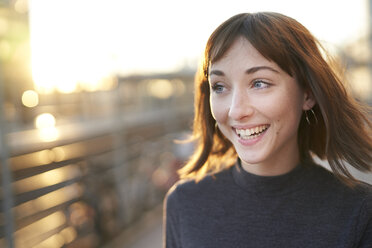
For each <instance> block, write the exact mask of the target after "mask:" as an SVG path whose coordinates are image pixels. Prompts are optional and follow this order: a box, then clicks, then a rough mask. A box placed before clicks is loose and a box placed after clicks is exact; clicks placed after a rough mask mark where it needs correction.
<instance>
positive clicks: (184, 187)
mask: <svg viewBox="0 0 372 248" xmlns="http://www.w3.org/2000/svg"><path fill="white" fill-rule="evenodd" d="M320 49H321V46H320V44H319V43H318V42H317V40H316V39H315V38H314V37H313V36H312V35H311V34H310V32H309V31H308V30H307V29H306V28H305V27H303V26H302V25H301V24H300V23H298V22H297V21H296V20H294V19H292V18H289V17H287V16H284V15H281V14H278V13H266V12H265V13H255V14H239V15H236V16H233V17H232V18H230V19H229V20H227V21H226V22H224V23H223V24H221V25H220V26H219V27H218V28H217V29H216V30H215V31H214V33H213V34H212V35H211V37H210V38H209V40H208V43H207V46H206V49H205V56H204V63H203V65H202V68H201V69H200V71H199V74H198V76H197V77H196V84H195V86H196V88H195V94H196V97H195V119H194V133H193V135H194V138H195V140H196V141H197V142H198V147H197V149H196V151H195V153H194V155H193V157H192V158H191V159H190V161H189V162H188V164H187V165H186V166H185V167H184V168H182V170H181V171H180V174H181V176H182V177H183V178H189V179H185V180H183V181H181V182H179V183H178V184H176V185H175V186H174V187H173V188H172V189H171V190H170V191H169V192H168V195H167V197H166V199H165V214H164V217H165V218H164V220H165V221H164V224H165V235H164V246H165V247H168V248H178V247H182V248H187V247H190V248H195V247H203V248H204V247H213V248H215V247H223V248H229V247H231V248H237V247H255V248H257V247H265V248H268V247H270V248H273V247H281V248H282V247H286V248H288V247H296V248H297V247H301V248H303V247H327V248H329V247H372V187H371V186H369V185H367V184H365V183H361V182H358V181H357V180H356V179H354V178H353V177H352V176H351V175H350V173H349V172H348V170H347V167H346V166H345V165H346V164H349V165H350V166H353V167H355V168H356V169H358V170H361V171H370V170H371V166H372V136H371V131H372V123H371V122H370V120H369V119H368V112H367V110H366V108H365V107H363V106H361V104H359V103H358V102H356V101H355V100H354V99H353V98H352V97H351V96H350V95H349V94H348V92H347V91H346V90H345V88H344V86H343V84H342V82H341V80H340V78H339V77H338V76H337V74H336V73H335V71H334V69H333V68H332V67H331V66H330V64H331V63H330V62H327V61H326V59H325V58H324V57H323V55H324V53H322V52H321V50H320ZM315 155H316V156H318V157H319V158H322V159H326V160H327V161H328V162H329V164H330V167H331V169H332V172H330V171H328V170H326V169H324V168H323V167H321V166H319V165H317V164H316V163H315V162H314V160H313V157H314V156H315Z"/></svg>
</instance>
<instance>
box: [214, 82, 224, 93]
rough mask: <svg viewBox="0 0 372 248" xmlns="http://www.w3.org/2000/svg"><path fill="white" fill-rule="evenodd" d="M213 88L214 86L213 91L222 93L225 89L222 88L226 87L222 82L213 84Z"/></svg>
mask: <svg viewBox="0 0 372 248" xmlns="http://www.w3.org/2000/svg"><path fill="white" fill-rule="evenodd" d="M211 88H212V91H213V92H216V93H217V94H219V93H222V91H223V89H221V88H225V86H223V85H222V84H220V83H215V84H213V85H212V87H211Z"/></svg>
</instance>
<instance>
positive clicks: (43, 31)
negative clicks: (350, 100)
mask: <svg viewBox="0 0 372 248" xmlns="http://www.w3.org/2000/svg"><path fill="white" fill-rule="evenodd" d="M366 6H367V1H366V0H355V1H350V0H312V1H305V0H304V1H298V0H281V1H279V0H255V1H252V0H229V1H218V0H204V1H203V0H184V1H176V0H158V1H154V0H136V1H125V0H30V25H31V47H32V68H33V74H34V79H35V80H36V81H40V82H41V81H43V80H44V81H48V80H50V78H55V75H56V74H58V75H61V78H60V79H59V80H61V82H62V81H66V80H76V79H79V80H82V79H84V80H86V81H89V80H91V79H92V80H93V79H94V78H97V77H101V76H104V75H105V74H107V73H112V72H117V73H122V74H130V73H134V72H157V71H169V70H176V69H178V68H180V67H181V66H182V64H183V63H185V61H188V63H191V64H194V63H196V61H197V59H198V57H199V55H200V54H201V52H202V50H203V48H204V45H205V43H206V40H207V38H208V37H209V35H210V34H211V32H212V31H213V30H214V29H215V28H216V27H217V26H218V25H219V24H220V23H221V22H223V21H224V20H226V19H227V18H229V17H231V16H232V15H234V14H237V13H241V12H256V11H275V12H280V13H283V14H286V15H289V16H291V17H293V18H295V19H297V20H298V21H300V22H301V23H302V24H304V25H305V26H306V27H307V28H309V29H310V31H311V32H313V34H315V35H316V36H317V37H318V38H319V39H320V40H323V41H326V42H329V43H331V44H336V45H337V44H340V43H342V42H350V41H352V40H355V39H356V37H358V36H360V35H361V34H362V32H363V30H365V29H366V24H367V14H368V12H367V7H366ZM37 78H38V79H37Z"/></svg>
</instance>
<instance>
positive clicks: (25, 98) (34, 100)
mask: <svg viewBox="0 0 372 248" xmlns="http://www.w3.org/2000/svg"><path fill="white" fill-rule="evenodd" d="M22 103H23V105H25V106H26V107H29V108H32V107H35V106H37V105H38V104H39V95H38V94H37V92H35V91H33V90H27V91H25V92H23V94H22Z"/></svg>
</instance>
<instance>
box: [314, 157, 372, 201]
mask: <svg viewBox="0 0 372 248" xmlns="http://www.w3.org/2000/svg"><path fill="white" fill-rule="evenodd" d="M311 170H312V171H313V184H314V185H316V187H319V189H322V190H324V191H326V192H328V193H329V194H333V195H335V196H336V195H337V196H339V197H341V198H342V199H343V200H344V201H349V202H355V203H357V202H359V203H363V204H368V205H371V204H372V185H370V184H368V183H366V182H362V181H359V182H357V183H356V184H355V185H353V186H351V185H348V184H346V183H345V182H343V181H342V180H340V179H339V178H337V177H336V176H335V175H334V173H333V172H331V171H329V170H328V169H326V168H324V167H322V166H320V165H317V164H314V165H313V169H311Z"/></svg>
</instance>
